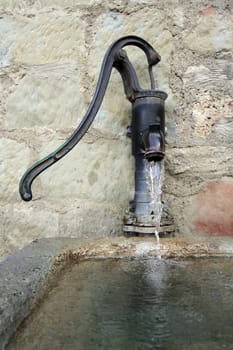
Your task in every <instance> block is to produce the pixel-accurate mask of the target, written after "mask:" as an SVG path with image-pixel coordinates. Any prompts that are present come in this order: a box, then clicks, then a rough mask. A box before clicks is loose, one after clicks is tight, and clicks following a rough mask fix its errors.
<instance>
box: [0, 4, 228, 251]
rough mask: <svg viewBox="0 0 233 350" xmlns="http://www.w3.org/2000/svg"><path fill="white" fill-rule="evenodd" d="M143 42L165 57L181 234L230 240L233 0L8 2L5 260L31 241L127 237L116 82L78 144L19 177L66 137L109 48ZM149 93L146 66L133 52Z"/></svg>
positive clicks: (2, 7)
mask: <svg viewBox="0 0 233 350" xmlns="http://www.w3.org/2000/svg"><path fill="white" fill-rule="evenodd" d="M129 34H133V35H138V36H141V37H143V38H144V39H146V40H147V41H149V42H150V43H151V44H152V45H153V46H154V48H155V49H156V50H157V51H158V52H159V53H160V54H161V56H162V61H161V62H160V63H159V64H158V65H157V66H156V68H155V70H154V71H155V74H156V77H157V80H158V85H159V87H160V88H161V89H164V90H165V91H166V92H167V93H168V94H169V98H168V99H167V103H166V125H167V136H166V138H167V149H166V153H167V155H166V162H165V169H166V170H165V171H166V177H165V184H164V199H165V201H166V202H167V203H168V205H169V207H170V210H171V212H172V214H173V216H174V218H175V222H176V225H177V227H178V228H179V233H178V234H180V235H181V234H183V235H196V234H200V233H209V234H228V235H230V234H233V204H232V198H233V180H232V174H233V137H232V134H233V102H232V90H233V62H232V57H233V3H232V0H229V1H227V0H213V1H209V2H208V1H202V0H196V1H185V0H158V1H155V0H127V1H126V0H118V1H117V0H115V1H107V0H101V1H100V0H89V1H88V0H85V1H84V0H76V1H75V0H53V1H52V0H46V1H45V0H10V1H9V0H0V81H1V84H0V149H1V151H0V154H1V156H0V193H1V196H0V247H1V248H0V252H1V255H5V254H8V253H10V252H12V251H14V250H15V249H17V248H19V247H21V246H23V245H25V244H26V243H28V242H30V241H31V240H33V239H36V238H40V237H51V236H66V237H69V236H73V237H97V236H112V235H119V234H121V233H122V227H121V225H122V217H123V213H124V211H125V209H126V208H127V207H128V202H129V200H130V199H131V198H132V196H133V186H134V183H133V181H134V180H133V172H134V165H133V159H132V156H131V146H130V140H129V139H128V138H127V137H126V127H127V125H128V124H129V123H130V104H129V103H128V101H127V100H126V99H125V97H124V93H123V88H122V82H121V78H120V76H119V74H118V73H117V72H113V74H112V76H111V81H110V84H109V87H108V90H107V93H106V96H105V99H104V102H103V105H102V107H101V110H100V111H99V113H98V115H97V117H96V119H95V121H94V123H93V125H92V127H91V128H90V130H89V131H88V133H87V134H86V135H85V137H84V138H83V140H82V141H81V142H80V144H79V145H78V146H77V147H76V148H75V149H74V150H73V151H72V152H71V153H69V155H67V156H66V157H65V158H64V159H63V160H62V161H60V162H59V163H57V164H56V165H55V166H53V167H51V168H50V169H48V170H47V171H46V172H44V173H43V174H42V175H41V176H39V177H38V178H37V179H36V181H35V183H34V184H33V192H34V200H33V201H32V202H30V203H25V202H23V201H21V200H20V197H19V194H18V183H19V179H20V177H21V176H22V174H23V173H24V171H25V170H26V169H27V168H28V167H29V166H30V165H31V164H32V163H33V162H34V161H36V160H38V159H41V158H42V157H44V156H46V155H47V154H48V153H49V152H51V151H53V150H54V149H55V148H56V147H57V146H58V145H60V144H62V143H63V142H64V140H65V139H66V138H67V137H68V136H69V135H70V133H71V132H72V130H73V129H74V127H76V126H77V124H78V123H79V121H80V120H81V118H82V116H83V115H84V112H85V111H86V109H87V107H88V104H89V102H90V100H91V97H92V96H93V92H94V89H95V85H96V81H97V78H98V74H99V69H100V65H101V61H102V58H103V56H104V53H105V51H106V49H107V48H108V46H109V45H110V44H111V43H112V42H113V41H114V40H116V39H118V38H119V37H121V36H124V35H129ZM127 51H128V52H129V56H130V58H131V60H132V62H133V63H134V65H135V67H136V68H137V71H138V75H139V77H140V78H141V82H142V85H143V87H146V86H147V79H145V76H146V73H145V72H146V60H145V58H144V56H143V54H142V53H141V52H140V50H138V49H135V50H128V49H127Z"/></svg>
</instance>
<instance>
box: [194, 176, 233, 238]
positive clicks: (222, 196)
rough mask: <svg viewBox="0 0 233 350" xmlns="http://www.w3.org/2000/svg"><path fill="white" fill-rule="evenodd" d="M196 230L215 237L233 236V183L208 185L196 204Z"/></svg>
mask: <svg viewBox="0 0 233 350" xmlns="http://www.w3.org/2000/svg"><path fill="white" fill-rule="evenodd" d="M195 212H196V220H195V223H194V226H195V230H196V231H197V232H200V233H205V234H209V235H215V236H226V235H228V236H231V235H233V181H230V180H229V181H227V180H222V181H221V180H220V181H214V182H210V183H208V184H207V186H206V187H205V188H204V189H203V190H202V191H201V192H199V194H198V196H197V202H196V209H195Z"/></svg>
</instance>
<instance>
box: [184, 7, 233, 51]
mask: <svg viewBox="0 0 233 350" xmlns="http://www.w3.org/2000/svg"><path fill="white" fill-rule="evenodd" d="M232 18H233V17H232V15H229V14H226V13H225V14H224V15H222V14H219V13H217V12H216V10H215V9H214V8H213V7H212V8H211V7H208V11H205V10H204V11H202V12H201V13H200V17H199V19H198V21H197V24H196V26H195V27H194V28H192V29H191V31H189V32H188V33H187V30H186V31H185V33H184V35H183V37H184V44H185V46H186V47H188V48H189V49H191V50H194V51H196V52H198V53H201V54H206V55H208V54H215V53H217V52H224V54H225V55H226V51H227V52H229V53H230V52H232V50H233V26H232Z"/></svg>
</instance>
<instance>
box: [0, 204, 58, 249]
mask: <svg viewBox="0 0 233 350" xmlns="http://www.w3.org/2000/svg"><path fill="white" fill-rule="evenodd" d="M0 221H1V234H0V256H4V255H8V254H10V253H11V252H13V251H15V250H17V249H19V248H22V247H23V246H25V245H26V244H28V243H30V242H31V241H32V240H34V239H38V238H42V237H56V236H58V232H59V227H58V214H57V213H56V212H53V211H51V210H49V208H48V207H46V206H43V205H41V204H40V205H38V206H36V205H33V204H28V203H24V202H21V203H20V204H19V203H15V204H7V205H3V206H0Z"/></svg>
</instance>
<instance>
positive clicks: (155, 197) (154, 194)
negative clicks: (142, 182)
mask: <svg viewBox="0 0 233 350" xmlns="http://www.w3.org/2000/svg"><path fill="white" fill-rule="evenodd" d="M147 178H148V188H149V193H150V211H151V213H152V214H153V217H154V219H153V220H154V223H155V238H156V240H157V247H158V252H159V251H160V241H159V229H160V222H161V216H162V211H163V205H162V186H163V180H164V162H163V161H161V162H148V166H147Z"/></svg>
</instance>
